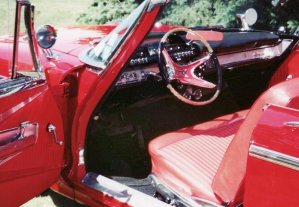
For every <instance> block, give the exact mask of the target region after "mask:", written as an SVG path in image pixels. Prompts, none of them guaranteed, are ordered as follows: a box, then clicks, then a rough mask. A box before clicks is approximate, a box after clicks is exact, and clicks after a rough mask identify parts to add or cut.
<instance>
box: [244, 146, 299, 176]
mask: <svg viewBox="0 0 299 207" xmlns="http://www.w3.org/2000/svg"><path fill="white" fill-rule="evenodd" d="M249 156H251V157H255V158H258V159H261V160H264V161H267V162H271V163H274V164H277V165H280V166H283V167H286V168H290V169H293V170H297V171H299V158H297V157H294V156H290V155H286V154H284V153H280V152H277V151H274V150H270V149H266V148H264V147H260V146H256V145H254V144H251V145H250V148H249Z"/></svg>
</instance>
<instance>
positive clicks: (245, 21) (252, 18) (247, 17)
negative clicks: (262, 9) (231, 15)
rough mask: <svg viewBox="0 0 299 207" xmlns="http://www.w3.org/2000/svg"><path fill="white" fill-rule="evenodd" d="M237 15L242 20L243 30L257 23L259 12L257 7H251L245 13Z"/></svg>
mask: <svg viewBox="0 0 299 207" xmlns="http://www.w3.org/2000/svg"><path fill="white" fill-rule="evenodd" d="M237 17H238V18H240V20H241V22H242V30H249V29H250V26H252V25H254V24H255V23H256V21H257V18H258V14H257V12H256V10H255V9H253V8H250V9H248V10H247V11H246V12H245V13H244V14H237Z"/></svg>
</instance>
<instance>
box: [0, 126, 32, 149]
mask: <svg viewBox="0 0 299 207" xmlns="http://www.w3.org/2000/svg"><path fill="white" fill-rule="evenodd" d="M31 125H34V124H32V123H30V122H29V121H26V122H22V123H21V124H20V125H19V126H18V127H14V128H11V129H7V130H4V131H1V132H0V135H2V136H0V146H3V145H6V144H9V143H12V142H14V141H17V140H22V139H24V138H25V133H26V129H27V128H30V126H31Z"/></svg>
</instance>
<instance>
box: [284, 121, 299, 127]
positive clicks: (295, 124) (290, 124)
mask: <svg viewBox="0 0 299 207" xmlns="http://www.w3.org/2000/svg"><path fill="white" fill-rule="evenodd" d="M283 125H285V126H288V127H295V128H298V127H299V121H288V122H284V123H283Z"/></svg>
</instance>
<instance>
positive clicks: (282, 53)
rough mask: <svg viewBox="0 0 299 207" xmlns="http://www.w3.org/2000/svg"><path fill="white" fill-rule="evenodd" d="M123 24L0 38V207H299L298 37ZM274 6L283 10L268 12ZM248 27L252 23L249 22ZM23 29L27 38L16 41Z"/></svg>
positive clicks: (145, 20) (145, 9)
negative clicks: (61, 202)
mask: <svg viewBox="0 0 299 207" xmlns="http://www.w3.org/2000/svg"><path fill="white" fill-rule="evenodd" d="M168 3H169V1H168V0H145V1H144V2H143V3H142V4H141V5H140V6H139V7H138V8H137V9H136V10H135V11H133V12H132V13H131V15H129V16H128V17H127V18H126V19H125V20H123V21H120V22H116V23H111V24H106V25H101V26H85V27H84V26H82V27H71V28H67V29H60V30H55V29H54V28H53V27H51V26H49V25H46V26H43V27H41V28H40V29H39V30H35V25H34V22H33V20H34V18H33V17H34V6H33V5H31V4H30V2H29V0H17V1H16V18H15V19H16V20H15V32H14V35H13V36H2V37H0V66H1V70H0V104H1V108H0V204H1V206H5V207H10V206H19V205H21V204H22V203H25V202H26V201H28V200H30V199H31V198H33V197H34V196H36V195H38V194H40V193H41V192H43V191H44V190H46V189H47V188H49V187H51V189H52V190H54V191H56V192H58V193H60V194H62V195H64V196H66V197H69V198H71V199H74V200H76V201H77V202H79V203H83V204H86V205H89V206H144V207H154V206H159V207H160V206H176V207H191V206H192V207H207V206H214V207H220V206H248V207H253V206H254V207H256V206H271V207H273V206H279V207H281V206H298V205H299V199H298V197H297V196H298V192H299V78H298V76H299V46H298V42H299V38H298V36H296V35H287V34H285V33H281V32H266V31H256V30H253V29H250V25H251V24H252V23H253V22H254V19H255V18H256V14H255V13H254V12H253V11H252V10H249V11H248V12H246V13H245V14H244V15H239V16H240V18H241V19H242V21H244V22H243V28H241V29H225V28H223V27H200V28H188V27H174V26H169V25H162V24H160V23H156V18H157V16H158V15H159V14H160V13H161V11H162V9H163V8H164V7H165V6H166V5H167V4H168ZM276 3H279V1H276ZM246 20H249V21H247V22H246ZM23 23H24V25H25V28H26V33H22V32H20V30H21V29H20V28H22V27H21V25H22V24H23Z"/></svg>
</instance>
